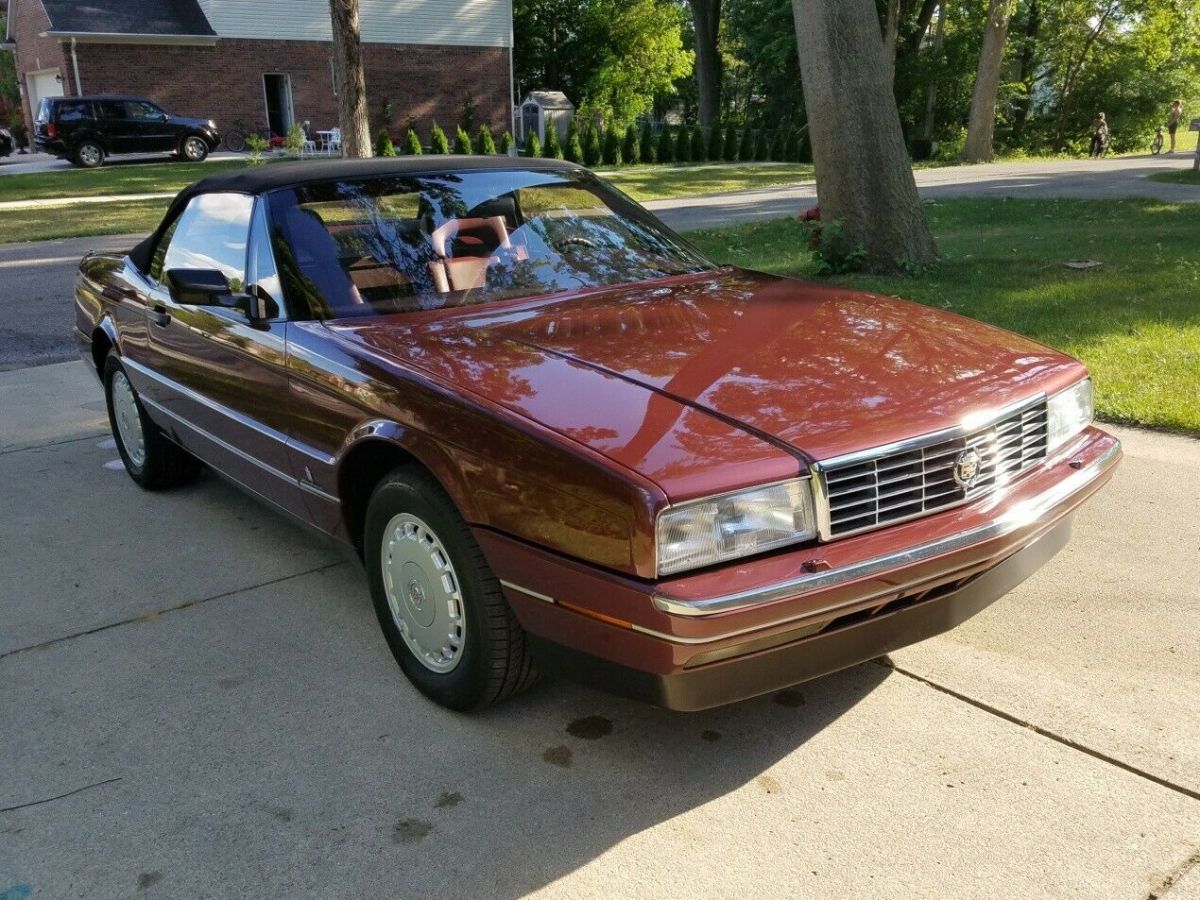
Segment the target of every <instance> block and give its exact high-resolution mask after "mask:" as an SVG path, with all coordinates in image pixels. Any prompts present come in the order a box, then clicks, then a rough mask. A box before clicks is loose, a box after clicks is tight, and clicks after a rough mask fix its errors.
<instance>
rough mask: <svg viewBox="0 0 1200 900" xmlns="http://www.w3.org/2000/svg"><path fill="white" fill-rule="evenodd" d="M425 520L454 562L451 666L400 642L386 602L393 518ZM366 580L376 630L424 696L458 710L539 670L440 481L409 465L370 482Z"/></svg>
mask: <svg viewBox="0 0 1200 900" xmlns="http://www.w3.org/2000/svg"><path fill="white" fill-rule="evenodd" d="M403 513H408V514H410V515H412V516H416V517H417V518H419V519H420V520H422V521H423V522H424V523H427V524H428V526H429V528H430V530H431V531H432V532H434V533H435V535H436V538H437V540H438V541H439V542H440V544H441V546H442V548H444V550H445V552H446V555H447V556H449V558H450V562H451V564H452V565H453V569H454V575H455V576H456V577H457V580H458V585H459V589H460V594H461V597H462V600H461V603H462V609H463V619H465V639H464V641H463V644H462V649H461V658H460V659H459V661H458V662H457V664H456V665H455V667H454V668H453V669H452V670H450V671H449V672H445V673H440V672H435V671H432V670H431V669H430V668H428V667H427V666H426V665H425V664H424V663H422V662H421V660H420V659H419V658H418V657H417V655H416V654H415V653H414V652H413V651H412V650H411V649H410V648H409V646H408V644H406V643H405V640H404V637H403V636H402V635H401V633H400V628H399V626H398V625H397V623H396V619H395V617H394V616H393V614H392V611H391V608H390V607H389V605H388V596H387V590H386V588H385V586H384V574H383V568H384V560H383V546H382V544H383V539H384V533H385V530H386V529H387V527H388V524H389V523H390V522H391V521H392V519H393V517H395V516H397V515H401V514H403ZM363 541H364V548H363V549H364V553H363V557H364V560H365V562H366V567H367V580H368V582H369V584H370V586H371V599H372V600H373V601H374V604H375V613H376V615H377V616H378V617H379V625H380V628H382V629H383V634H384V637H385V638H386V639H387V642H388V646H389V647H390V648H391V651H392V655H393V656H395V658H396V662H397V663H399V665H400V668H401V670H402V671H403V672H404V674H405V675H406V676H407V677H408V680H409V681H411V682H412V683H413V685H414V686H415V687H416V688H417V690H419V691H420V692H421V693H423V694H424V695H425V696H426V697H428V698H429V699H431V700H433V701H434V702H435V703H438V704H440V705H441V706H444V707H447V708H448V709H453V710H457V711H460V712H462V711H467V710H476V709H482V708H484V707H486V706H490V705H491V704H493V703H496V702H497V701H499V700H503V699H504V698H506V697H508V696H510V695H512V694H515V693H517V692H519V691H522V690H524V689H525V688H527V687H529V686H530V685H531V684H533V683H534V682H535V681H536V680H537V672H536V670H535V669H534V667H533V661H532V659H531V657H530V656H529V652H528V650H527V648H526V641H525V632H524V630H523V629H522V628H521V626H520V624H519V623H518V622H517V619H516V616H514V615H513V612H512V610H511V609H510V608H509V606H508V603H507V601H506V600H505V599H504V595H503V593H502V592H501V589H500V582H499V581H498V580H497V578H496V576H495V574H493V572H492V570H491V568H490V567H489V566H488V564H487V561H486V560H485V559H484V557H483V552H482V551H481V550H480V549H479V545H478V544H477V543H476V542H475V539H474V537H473V536H472V535H471V530H470V528H468V526H467V523H466V522H465V521H464V520H463V518H462V516H461V515H459V512H458V510H457V509H456V508H455V506H454V504H453V502H452V501H451V500H450V498H449V497H448V496H447V495H446V493H445V491H443V490H442V487H441V485H440V484H438V483H437V481H436V480H435V479H434V478H433V477H432V476H431V475H429V474H428V473H427V472H425V471H424V470H423V469H419V468H417V467H414V466H406V467H402V468H399V469H396V470H395V471H393V472H392V473H391V474H390V475H388V476H387V477H386V478H384V479H383V480H382V481H381V482H380V483H379V485H378V486H377V487H376V488H375V491H374V493H373V494H372V495H371V500H370V502H369V504H368V506H367V515H366V522H365V525H364V528H363Z"/></svg>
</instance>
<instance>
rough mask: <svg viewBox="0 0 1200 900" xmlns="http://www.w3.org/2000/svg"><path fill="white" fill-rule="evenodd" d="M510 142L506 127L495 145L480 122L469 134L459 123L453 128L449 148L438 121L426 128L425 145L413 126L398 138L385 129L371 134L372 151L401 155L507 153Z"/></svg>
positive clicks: (489, 132) (494, 139)
mask: <svg viewBox="0 0 1200 900" xmlns="http://www.w3.org/2000/svg"><path fill="white" fill-rule="evenodd" d="M397 144H398V145H399V146H397ZM513 144H514V141H513V136H512V134H511V133H510V132H508V131H506V132H504V134H503V136H502V137H501V138H500V144H499V147H497V145H496V136H495V135H494V134H492V130H491V129H490V128H488V126H486V125H480V126H479V132H478V133H477V134H476V135H475V136H474V137H472V136H471V135H470V134H469V133H468V132H467V130H466V129H465V128H463V127H462V126H461V125H459V126H458V127H457V128H456V129H455V130H454V143H453V149H452V148H451V142H450V138H449V137H447V136H446V132H444V131H443V130H442V129H441V127H440V126H439V125H438V123H437V122H434V123H433V128H432V129H431V130H430V132H429V145H428V149H426V148H425V146H423V145H422V144H421V136H420V135H418V134H417V132H416V129H413V128H409V129H407V130H406V131H405V132H404V137H403V138H401V139H400V140H399V141H394V140H393V139H392V136H391V135H390V134H388V132H387V130H386V129H383V128H381V129H379V134H378V135H377V136H376V138H375V155H376V156H399V155H401V154H404V155H405V156H420V155H421V154H422V153H442V154H446V153H455V154H463V155H468V156H469V155H470V154H473V153H484V154H494V153H500V154H502V155H507V154H508V151H509V149H510V148H511V147H512V146H513Z"/></svg>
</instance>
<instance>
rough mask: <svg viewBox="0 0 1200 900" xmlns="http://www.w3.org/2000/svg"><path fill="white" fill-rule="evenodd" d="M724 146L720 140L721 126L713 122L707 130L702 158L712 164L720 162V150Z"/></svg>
mask: <svg viewBox="0 0 1200 900" xmlns="http://www.w3.org/2000/svg"><path fill="white" fill-rule="evenodd" d="M723 146H724V144H723V141H722V139H721V126H720V125H718V124H717V123H716V122H714V123H713V124H712V125H710V126H709V129H708V141H707V146H706V148H705V151H704V158H705V159H707V160H711V161H712V162H720V161H721V148H722V147H723Z"/></svg>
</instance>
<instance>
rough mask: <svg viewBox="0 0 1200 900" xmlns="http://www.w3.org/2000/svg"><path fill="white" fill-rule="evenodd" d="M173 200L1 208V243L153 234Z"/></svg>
mask: <svg viewBox="0 0 1200 900" xmlns="http://www.w3.org/2000/svg"><path fill="white" fill-rule="evenodd" d="M170 202H171V201H169V200H122V201H120V202H118V203H95V204H88V205H80V206H75V207H69V206H59V207H54V208H50V209H9V210H5V211H3V212H0V244H11V243H17V242H19V241H48V240H55V239H59V238H71V237H88V236H90V235H97V234H149V233H150V232H151V231H153V230H154V228H155V227H156V226H157V225H158V223H159V221H161V219H162V217H163V213H164V212H165V211H166V209H167V205H168V204H169V203H170Z"/></svg>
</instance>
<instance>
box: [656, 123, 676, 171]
mask: <svg viewBox="0 0 1200 900" xmlns="http://www.w3.org/2000/svg"><path fill="white" fill-rule="evenodd" d="M655 156H656V157H657V158H658V161H659V162H660V163H672V162H675V141H674V139H673V138H672V136H671V126H670V125H667V124H664V125H663V126H662V127H661V128H660V129H659V131H658V152H657V153H656V154H655Z"/></svg>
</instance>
